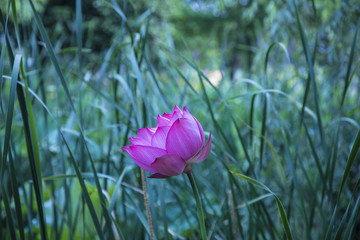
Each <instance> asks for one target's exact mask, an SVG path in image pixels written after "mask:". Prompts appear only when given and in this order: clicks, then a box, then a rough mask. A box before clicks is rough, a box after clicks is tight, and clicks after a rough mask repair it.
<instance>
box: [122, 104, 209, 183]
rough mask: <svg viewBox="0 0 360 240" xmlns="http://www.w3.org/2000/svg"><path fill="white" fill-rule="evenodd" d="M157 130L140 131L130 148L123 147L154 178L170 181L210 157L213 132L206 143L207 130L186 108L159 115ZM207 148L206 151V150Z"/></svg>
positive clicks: (144, 129)
mask: <svg viewBox="0 0 360 240" xmlns="http://www.w3.org/2000/svg"><path fill="white" fill-rule="evenodd" d="M157 120H158V123H157V125H156V127H155V128H148V127H146V128H141V129H139V130H138V132H137V137H136V138H129V140H130V141H131V142H132V144H131V145H128V146H125V147H122V148H121V149H122V150H124V151H126V152H127V153H128V154H129V155H130V157H131V158H132V159H133V160H134V161H135V163H136V164H137V165H138V166H139V167H141V168H142V169H144V170H146V171H149V172H152V173H154V174H153V175H151V176H150V177H151V178H167V177H171V176H176V175H179V174H181V173H182V172H185V173H189V172H190V171H191V163H195V162H202V161H204V160H205V159H206V157H207V156H208V155H209V153H210V149H211V132H210V135H209V138H208V140H207V142H206V144H205V146H204V143H205V136H204V130H203V128H202V126H201V125H200V123H199V122H198V120H197V119H196V118H195V117H194V116H193V115H191V114H190V112H189V111H188V110H187V108H186V107H184V108H183V110H182V111H181V109H180V108H179V107H178V106H176V105H175V108H174V111H173V112H172V113H164V114H163V115H162V116H160V115H158V117H157ZM203 146H204V148H203Z"/></svg>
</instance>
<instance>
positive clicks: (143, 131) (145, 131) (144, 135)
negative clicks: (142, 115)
mask: <svg viewBox="0 0 360 240" xmlns="http://www.w3.org/2000/svg"><path fill="white" fill-rule="evenodd" d="M155 130H156V129H155V128H148V127H146V128H140V129H139V130H138V132H137V138H140V139H143V140H144V141H146V142H148V143H149V144H148V145H150V143H151V137H152V136H153V135H154V133H155Z"/></svg>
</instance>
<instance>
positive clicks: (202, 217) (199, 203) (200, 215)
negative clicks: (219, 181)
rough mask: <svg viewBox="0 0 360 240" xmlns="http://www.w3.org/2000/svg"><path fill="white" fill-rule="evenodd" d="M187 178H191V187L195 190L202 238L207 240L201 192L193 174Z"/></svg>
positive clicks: (189, 174)
mask: <svg viewBox="0 0 360 240" xmlns="http://www.w3.org/2000/svg"><path fill="white" fill-rule="evenodd" d="M187 176H188V177H189V180H190V184H191V187H192V189H193V192H194V197H195V200H196V207H197V211H198V216H199V221H200V231H201V237H202V239H203V240H206V239H207V238H206V228H205V216H204V212H203V208H202V205H201V200H200V195H199V191H198V188H197V186H196V183H195V179H194V177H193V175H192V174H191V172H190V173H188V174H187Z"/></svg>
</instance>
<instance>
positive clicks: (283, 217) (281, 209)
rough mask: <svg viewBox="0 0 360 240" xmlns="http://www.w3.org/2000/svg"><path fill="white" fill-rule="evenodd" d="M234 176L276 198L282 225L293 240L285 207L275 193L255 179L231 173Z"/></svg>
mask: <svg viewBox="0 0 360 240" xmlns="http://www.w3.org/2000/svg"><path fill="white" fill-rule="evenodd" d="M231 173H232V174H234V175H235V176H238V177H240V178H242V179H244V180H246V181H247V182H249V183H251V184H253V185H255V186H257V187H260V188H262V189H264V190H266V191H267V192H269V193H271V194H272V195H273V196H274V198H275V201H276V205H277V207H278V210H279V213H280V217H281V220H282V223H283V227H284V230H285V233H286V236H287V238H288V239H289V240H292V239H293V237H292V234H291V230H290V226H289V222H288V219H287V217H286V213H285V209H284V206H283V205H282V203H281V201H280V199H279V198H278V197H277V196H276V195H275V193H273V192H272V191H271V190H270V189H269V188H268V187H267V186H265V185H264V184H263V183H261V182H259V181H256V180H255V179H253V178H251V177H248V176H245V175H243V174H240V173H235V172H231Z"/></svg>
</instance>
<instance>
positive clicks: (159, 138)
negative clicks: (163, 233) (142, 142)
mask: <svg viewBox="0 0 360 240" xmlns="http://www.w3.org/2000/svg"><path fill="white" fill-rule="evenodd" d="M169 129H170V127H158V129H157V130H156V132H155V134H154V135H153V136H152V139H151V146H154V147H158V148H162V149H165V145H166V136H167V134H168V132H169Z"/></svg>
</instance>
